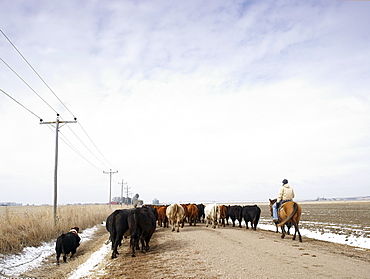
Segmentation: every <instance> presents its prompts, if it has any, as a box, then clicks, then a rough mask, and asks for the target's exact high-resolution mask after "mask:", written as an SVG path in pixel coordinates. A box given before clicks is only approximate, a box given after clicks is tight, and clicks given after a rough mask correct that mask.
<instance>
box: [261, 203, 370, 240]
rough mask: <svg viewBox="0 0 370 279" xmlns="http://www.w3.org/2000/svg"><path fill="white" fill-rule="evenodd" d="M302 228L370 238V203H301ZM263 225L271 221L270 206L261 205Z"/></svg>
mask: <svg viewBox="0 0 370 279" xmlns="http://www.w3.org/2000/svg"><path fill="white" fill-rule="evenodd" d="M300 205H301V206H302V217H301V222H300V228H302V229H308V230H310V231H320V232H322V233H327V232H331V233H336V234H343V235H353V236H360V237H366V238H370V201H340V202H301V203H300ZM259 206H260V208H261V210H262V214H261V219H262V220H261V223H269V222H270V221H271V216H270V211H269V206H268V205H267V203H266V204H260V205H259Z"/></svg>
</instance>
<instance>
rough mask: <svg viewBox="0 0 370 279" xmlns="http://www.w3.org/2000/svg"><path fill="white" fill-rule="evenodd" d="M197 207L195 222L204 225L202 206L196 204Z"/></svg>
mask: <svg viewBox="0 0 370 279" xmlns="http://www.w3.org/2000/svg"><path fill="white" fill-rule="evenodd" d="M197 207H198V217H197V222H198V223H200V222H202V223H204V218H205V214H204V204H202V203H200V204H197Z"/></svg>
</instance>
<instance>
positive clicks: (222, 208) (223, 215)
mask: <svg viewBox="0 0 370 279" xmlns="http://www.w3.org/2000/svg"><path fill="white" fill-rule="evenodd" d="M225 219H226V206H224V205H220V223H221V226H223V227H225Z"/></svg>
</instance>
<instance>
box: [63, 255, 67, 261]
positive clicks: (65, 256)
mask: <svg viewBox="0 0 370 279" xmlns="http://www.w3.org/2000/svg"><path fill="white" fill-rule="evenodd" d="M63 262H65V263H66V262H67V255H66V254H63Z"/></svg>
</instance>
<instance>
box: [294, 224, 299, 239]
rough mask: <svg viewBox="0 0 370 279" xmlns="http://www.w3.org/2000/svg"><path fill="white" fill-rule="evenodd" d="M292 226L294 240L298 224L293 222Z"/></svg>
mask: <svg viewBox="0 0 370 279" xmlns="http://www.w3.org/2000/svg"><path fill="white" fill-rule="evenodd" d="M293 226H294V235H293V240H295V237H296V235H297V231H298V225H297V224H296V223H294V224H293Z"/></svg>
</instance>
